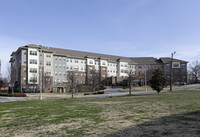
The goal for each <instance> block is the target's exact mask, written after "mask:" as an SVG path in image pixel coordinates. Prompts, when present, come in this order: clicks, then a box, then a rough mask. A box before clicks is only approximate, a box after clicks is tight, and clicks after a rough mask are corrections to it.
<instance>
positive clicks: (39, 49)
mask: <svg viewBox="0 0 200 137" xmlns="http://www.w3.org/2000/svg"><path fill="white" fill-rule="evenodd" d="M38 51H39V52H40V54H39V63H40V97H39V99H40V100H42V63H41V61H42V56H41V55H42V49H41V48H38Z"/></svg>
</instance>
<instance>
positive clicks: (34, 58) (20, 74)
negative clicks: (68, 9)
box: [10, 44, 187, 93]
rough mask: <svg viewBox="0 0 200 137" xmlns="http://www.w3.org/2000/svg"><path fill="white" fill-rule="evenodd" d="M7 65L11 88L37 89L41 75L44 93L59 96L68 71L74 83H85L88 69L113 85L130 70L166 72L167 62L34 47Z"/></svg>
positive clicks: (27, 47) (17, 54) (26, 48)
mask: <svg viewBox="0 0 200 137" xmlns="http://www.w3.org/2000/svg"><path fill="white" fill-rule="evenodd" d="M176 62H179V63H180V64H179V65H180V66H183V64H185V68H186V69H187V62H186V61H181V60H176ZM10 63H11V67H12V80H11V84H12V86H14V87H16V88H18V89H19V90H33V89H37V90H39V87H40V84H41V81H40V76H41V75H42V89H43V92H58V93H64V92H67V83H68V79H67V75H68V73H69V72H75V75H76V82H77V84H88V81H87V79H88V78H89V76H90V75H91V74H90V72H91V70H95V71H96V72H98V73H99V75H100V80H101V81H102V80H104V79H106V78H110V79H111V84H115V83H116V82H118V81H122V80H123V79H126V78H127V76H128V74H127V71H129V70H131V71H132V72H133V73H134V74H137V73H140V72H145V71H147V70H148V69H156V68H160V69H162V70H164V71H167V70H166V69H165V67H166V66H167V63H166V62H165V63H163V61H162V60H161V59H157V58H153V57H145V58H132V57H121V56H113V55H105V54H98V53H90V52H82V51H74V50H67V49H60V48H54V47H46V46H41V45H34V44H30V45H25V46H22V47H19V48H18V50H17V51H15V52H13V53H12V54H11V59H10ZM176 64H177V63H176ZM165 75H166V76H167V73H165Z"/></svg>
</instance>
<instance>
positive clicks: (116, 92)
mask: <svg viewBox="0 0 200 137" xmlns="http://www.w3.org/2000/svg"><path fill="white" fill-rule="evenodd" d="M193 88H200V84H193V85H185V86H181V87H177V88H173V90H174V91H177V90H186V89H193ZM120 90H121V88H116V89H110V90H105V93H107V94H108V95H109V96H124V95H128V94H129V93H128V92H120ZM167 91H169V90H168V89H165V90H162V91H161V92H167ZM151 93H156V91H140V92H132V94H133V95H143V94H151ZM105 96H106V95H105ZM105 96H104V97H105Z"/></svg>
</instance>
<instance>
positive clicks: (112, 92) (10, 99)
mask: <svg viewBox="0 0 200 137" xmlns="http://www.w3.org/2000/svg"><path fill="white" fill-rule="evenodd" d="M195 88H200V84H194V85H186V86H182V87H178V88H173V90H174V91H175V90H186V89H195ZM120 90H121V88H115V89H109V90H105V93H106V94H104V95H102V96H92V97H109V96H125V95H128V94H129V93H128V92H120ZM167 91H169V90H168V89H165V90H163V91H161V92H167ZM152 93H156V91H143V92H142V91H140V92H132V94H133V95H143V94H152ZM48 99H63V98H59V97H58V98H48ZM27 100H38V99H31V98H25V97H22V98H21V97H18V98H17V97H0V102H13V101H27Z"/></svg>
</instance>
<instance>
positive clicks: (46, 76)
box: [43, 73, 52, 90]
mask: <svg viewBox="0 0 200 137" xmlns="http://www.w3.org/2000/svg"><path fill="white" fill-rule="evenodd" d="M43 83H44V84H43V85H44V89H46V90H48V88H49V87H50V86H51V84H52V81H51V76H50V75H49V74H48V73H43ZM44 89H43V90H44Z"/></svg>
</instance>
